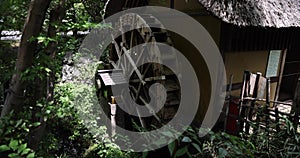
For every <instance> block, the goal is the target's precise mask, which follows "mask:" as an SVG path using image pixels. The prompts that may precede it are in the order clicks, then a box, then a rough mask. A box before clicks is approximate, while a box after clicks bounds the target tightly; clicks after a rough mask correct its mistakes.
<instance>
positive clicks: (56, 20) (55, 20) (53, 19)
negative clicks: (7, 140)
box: [28, 0, 66, 149]
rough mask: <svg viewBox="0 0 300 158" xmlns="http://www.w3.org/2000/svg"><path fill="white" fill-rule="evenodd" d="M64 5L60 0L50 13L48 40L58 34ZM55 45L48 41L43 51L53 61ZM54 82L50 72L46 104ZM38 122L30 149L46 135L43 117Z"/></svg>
mask: <svg viewBox="0 0 300 158" xmlns="http://www.w3.org/2000/svg"><path fill="white" fill-rule="evenodd" d="M65 5H66V4H65V0H60V3H59V4H58V5H57V6H56V7H55V8H53V9H52V10H51V11H50V17H49V26H48V33H47V36H48V37H49V38H55V37H56V33H57V32H59V29H57V27H56V26H57V25H59V24H60V23H61V22H62V19H63V18H64V16H65V14H66V6H65ZM57 44H58V43H57V41H50V42H49V44H48V45H47V47H46V49H45V52H46V54H47V55H48V56H49V57H50V58H52V59H53V60H54V59H55V56H56V50H57V49H56V48H57ZM54 82H55V71H54V70H52V71H51V72H50V74H49V76H48V77H47V83H46V84H47V89H46V95H47V96H46V100H47V102H49V101H51V100H53V91H54ZM39 86H41V87H43V86H44V82H41V84H40V85H39ZM40 122H41V125H40V126H39V127H38V128H36V129H34V130H33V131H32V132H31V133H30V138H29V141H28V146H29V147H31V148H32V149H37V148H38V145H39V142H40V140H41V139H42V138H43V136H44V135H45V133H46V127H47V124H46V122H44V118H43V116H42V117H41V118H40Z"/></svg>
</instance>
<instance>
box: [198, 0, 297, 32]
mask: <svg viewBox="0 0 300 158" xmlns="http://www.w3.org/2000/svg"><path fill="white" fill-rule="evenodd" d="M199 2H200V3H201V4H202V5H203V6H204V7H205V8H206V9H207V10H209V11H211V12H212V13H213V14H214V15H216V16H217V17H219V18H220V19H222V20H223V21H224V22H227V23H232V24H235V25H238V26H262V27H277V28H279V27H300V0H199Z"/></svg>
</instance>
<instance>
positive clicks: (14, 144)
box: [8, 140, 19, 150]
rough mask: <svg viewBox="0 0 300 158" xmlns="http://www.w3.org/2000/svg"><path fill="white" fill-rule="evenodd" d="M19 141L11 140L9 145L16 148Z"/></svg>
mask: <svg viewBox="0 0 300 158" xmlns="http://www.w3.org/2000/svg"><path fill="white" fill-rule="evenodd" d="M18 144H19V142H18V141H17V140H11V141H10V143H9V145H8V146H9V147H10V148H11V149H13V150H16V149H17V148H18Z"/></svg>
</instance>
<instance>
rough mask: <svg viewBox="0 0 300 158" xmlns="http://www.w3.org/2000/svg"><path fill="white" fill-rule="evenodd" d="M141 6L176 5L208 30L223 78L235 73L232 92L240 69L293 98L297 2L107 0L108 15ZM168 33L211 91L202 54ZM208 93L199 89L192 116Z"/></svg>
mask: <svg viewBox="0 0 300 158" xmlns="http://www.w3.org/2000/svg"><path fill="white" fill-rule="evenodd" d="M144 5H152V6H164V7H169V8H174V9H176V10H179V11H182V12H184V13H186V14H188V15H190V16H191V17H193V18H194V19H196V20H197V21H198V22H199V23H201V24H202V25H203V26H204V27H205V28H206V30H207V31H208V32H209V33H210V35H211V36H212V38H213V39H214V41H215V42H216V44H217V45H218V47H219V50H220V52H221V55H222V56H223V59H224V63H225V68H226V72H227V79H228V80H229V76H230V75H233V87H232V88H233V91H232V95H235V96H239V95H240V89H241V87H242V80H243V73H244V71H245V70H248V71H250V72H261V73H262V76H266V77H270V78H271V94H270V96H271V100H278V99H289V98H292V97H293V94H294V91H295V87H296V84H297V79H298V78H299V77H300V1H299V0H263V1H259V0H241V1H239V0H188V1H183V0H163V1H162V0H148V1H145V0H111V2H110V3H109V4H108V6H107V10H106V12H107V15H108V16H109V15H112V14H114V13H116V12H119V11H121V10H124V9H127V8H133V7H138V6H144ZM191 31H197V30H191ZM170 34H171V39H172V41H173V43H174V47H175V48H176V49H178V50H179V51H180V52H183V53H184V55H185V56H186V57H187V58H188V59H189V60H190V62H191V63H192V64H193V67H194V68H195V70H197V75H198V76H201V77H202V80H199V83H200V86H202V87H201V88H203V87H204V89H206V90H207V91H210V88H209V87H210V83H209V81H207V80H209V75H207V74H208V70H207V68H206V66H205V62H204V60H203V58H201V57H199V56H197V57H195V54H196V53H195V51H197V50H196V49H195V48H194V47H193V46H192V45H191V44H189V42H188V41H186V40H184V39H182V38H180V37H179V36H178V35H176V33H170ZM203 74H204V75H203ZM205 74H206V75H207V76H206V75H205ZM203 78H205V79H204V80H203ZM206 79H207V80H206ZM209 94H210V93H205V94H204V93H201V100H200V103H199V106H201V108H199V109H200V111H198V114H199V115H198V117H197V118H196V120H199V121H200V122H201V120H202V119H203V116H204V115H205V113H206V109H207V106H208V104H209V98H210V97H214V96H210V95H209Z"/></svg>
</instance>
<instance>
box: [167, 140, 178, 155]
mask: <svg viewBox="0 0 300 158" xmlns="http://www.w3.org/2000/svg"><path fill="white" fill-rule="evenodd" d="M175 146H176V141H173V142H172V143H170V144H169V145H168V149H169V152H170V155H171V156H173V155H174V153H173V152H174V149H175Z"/></svg>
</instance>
